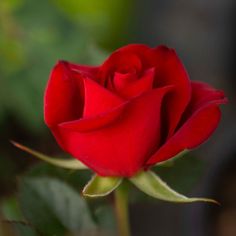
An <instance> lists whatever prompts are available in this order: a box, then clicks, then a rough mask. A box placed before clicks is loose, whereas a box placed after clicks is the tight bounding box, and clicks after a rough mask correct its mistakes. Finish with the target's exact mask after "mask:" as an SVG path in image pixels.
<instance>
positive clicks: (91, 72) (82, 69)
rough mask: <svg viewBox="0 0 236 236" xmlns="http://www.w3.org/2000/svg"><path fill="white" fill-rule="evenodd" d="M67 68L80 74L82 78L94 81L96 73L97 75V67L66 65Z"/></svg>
mask: <svg viewBox="0 0 236 236" xmlns="http://www.w3.org/2000/svg"><path fill="white" fill-rule="evenodd" d="M68 67H69V68H70V69H71V70H72V71H74V72H76V73H80V74H81V75H83V76H84V77H89V78H92V79H94V80H96V77H97V73H98V68H99V67H98V66H87V65H79V64H74V63H71V62H70V63H68Z"/></svg>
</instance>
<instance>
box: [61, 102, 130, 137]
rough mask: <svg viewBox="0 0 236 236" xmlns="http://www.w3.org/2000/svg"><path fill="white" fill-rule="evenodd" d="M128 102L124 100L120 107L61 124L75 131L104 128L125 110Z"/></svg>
mask: <svg viewBox="0 0 236 236" xmlns="http://www.w3.org/2000/svg"><path fill="white" fill-rule="evenodd" d="M127 103H128V102H124V103H123V104H121V105H119V106H118V107H115V108H113V109H112V110H109V111H108V112H105V113H101V114H99V115H97V116H93V117H88V118H82V119H79V120H74V121H69V122H64V123H61V124H59V126H60V127H62V128H66V129H69V130H70V131H73V132H89V131H92V130H93V131H94V130H96V129H100V128H103V127H104V126H109V125H112V123H113V122H115V121H116V120H117V119H119V117H120V116H121V115H122V113H123V112H124V110H125V107H126V106H127Z"/></svg>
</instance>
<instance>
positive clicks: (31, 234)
mask: <svg viewBox="0 0 236 236" xmlns="http://www.w3.org/2000/svg"><path fill="white" fill-rule="evenodd" d="M6 224H10V225H11V226H12V228H13V229H14V231H15V232H16V233H17V236H41V235H39V234H38V233H37V232H36V230H35V229H34V227H33V226H32V225H30V224H28V223H27V222H24V221H6Z"/></svg>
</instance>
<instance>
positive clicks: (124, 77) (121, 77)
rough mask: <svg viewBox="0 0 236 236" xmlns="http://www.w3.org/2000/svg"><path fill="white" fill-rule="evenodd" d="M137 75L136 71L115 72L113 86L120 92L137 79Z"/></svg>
mask: <svg viewBox="0 0 236 236" xmlns="http://www.w3.org/2000/svg"><path fill="white" fill-rule="evenodd" d="M137 79H138V78H137V75H136V74H135V73H126V74H122V73H119V72H115V74H114V78H113V88H114V89H115V90H116V91H117V92H119V91H120V90H122V89H124V88H125V87H126V86H128V84H130V83H132V82H134V81H135V80H137Z"/></svg>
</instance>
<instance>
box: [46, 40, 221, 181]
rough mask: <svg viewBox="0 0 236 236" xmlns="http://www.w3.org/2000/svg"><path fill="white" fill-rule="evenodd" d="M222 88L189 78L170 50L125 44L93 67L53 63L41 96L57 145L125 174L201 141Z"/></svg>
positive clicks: (103, 170)
mask: <svg viewBox="0 0 236 236" xmlns="http://www.w3.org/2000/svg"><path fill="white" fill-rule="evenodd" d="M223 103H226V98H225V96H224V93H223V92H222V91H219V90H216V89H214V88H212V87H211V86H209V85H208V84H206V83H202V82H198V81H190V80H189V77H188V74H187V72H186V70H185V68H184V66H183V64H182V63H181V61H180V59H179V58H178V56H177V55H176V53H175V51H174V50H173V49H169V48H167V47H165V46H158V47H156V48H149V47H147V46H145V45H139V44H136V45H135V44H134V45H128V46H125V47H122V48H120V49H118V50H116V51H115V52H114V53H112V54H111V56H110V57H108V59H107V60H106V61H105V62H104V63H103V64H102V65H101V66H97V67H93V66H84V65H78V64H72V63H70V62H66V61H59V62H58V63H57V64H56V65H55V67H54V68H53V70H52V73H51V76H50V79H49V82H48V85H47V88H46V91H45V99H44V114H45V122H46V124H47V126H48V127H49V128H50V130H51V131H52V133H53V135H54V136H55V138H56V140H57V142H58V144H59V145H60V147H61V148H62V149H63V150H64V151H65V152H67V153H69V154H71V155H72V156H73V157H75V158H77V159H78V160H80V161H81V162H82V163H84V164H85V165H86V166H88V167H89V168H91V169H92V170H93V171H95V172H96V173H97V174H98V175H101V176H124V177H131V176H133V175H135V174H136V173H137V172H138V171H141V170H146V169H148V168H149V167H151V166H153V165H155V164H157V163H159V162H162V161H165V160H167V159H170V158H172V157H174V156H175V155H177V154H178V153H179V152H181V151H183V150H186V149H192V148H195V147H196V146H198V145H199V144H201V143H203V142H204V141H205V140H206V139H207V138H208V137H209V136H210V135H211V134H212V132H213V131H214V130H215V129H216V127H217V125H218V123H219V120H220V116H221V113H220V109H219V105H220V104H223Z"/></svg>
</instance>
